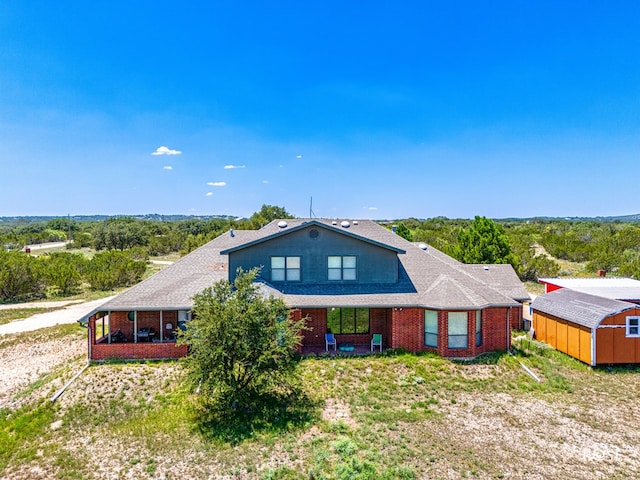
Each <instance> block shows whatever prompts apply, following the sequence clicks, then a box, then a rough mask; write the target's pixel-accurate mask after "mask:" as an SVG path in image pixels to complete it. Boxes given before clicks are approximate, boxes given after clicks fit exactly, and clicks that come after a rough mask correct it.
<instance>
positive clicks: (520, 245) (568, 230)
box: [395, 217, 640, 281]
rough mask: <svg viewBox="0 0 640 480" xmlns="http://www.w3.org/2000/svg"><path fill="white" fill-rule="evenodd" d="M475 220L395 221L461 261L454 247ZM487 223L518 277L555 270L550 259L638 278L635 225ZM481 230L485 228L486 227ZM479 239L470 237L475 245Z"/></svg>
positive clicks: (639, 233) (639, 230)
mask: <svg viewBox="0 0 640 480" xmlns="http://www.w3.org/2000/svg"><path fill="white" fill-rule="evenodd" d="M478 218H483V217H478ZM485 220H486V219H485ZM476 221H477V219H476V220H466V219H448V218H444V217H437V218H432V219H427V220H417V219H406V220H399V221H397V222H395V223H396V225H397V232H398V234H400V235H403V236H406V238H409V239H411V240H412V241H416V242H425V243H428V244H430V245H432V246H434V247H436V248H437V249H439V250H442V251H443V252H445V253H447V254H448V255H451V256H453V257H454V258H457V259H459V260H460V261H466V260H465V259H464V258H463V255H462V253H461V251H460V246H461V239H463V238H464V237H465V232H469V230H470V229H471V227H472V226H473V224H474V223H475V222H476ZM489 222H491V223H492V224H494V225H495V227H496V228H497V229H498V230H499V232H500V233H501V234H504V236H505V237H506V241H507V243H508V247H509V254H511V256H510V257H509V258H508V259H503V260H504V261H502V262H500V263H511V264H512V265H513V266H514V268H515V269H516V271H517V272H518V275H519V276H520V278H521V280H523V281H536V280H537V278H538V277H547V276H556V275H558V274H560V273H561V272H560V265H559V264H558V262H557V261H556V260H568V261H570V262H578V263H582V264H584V273H590V274H595V273H596V272H597V271H598V270H604V271H606V272H607V273H611V274H614V275H618V276H628V277H633V278H638V279H640V225H638V224H637V223H623V222H596V221H578V220H558V219H553V220H551V219H544V220H527V221H517V220H516V221H514V220H510V221H491V220H490V221H489ZM484 228H485V230H486V228H487V227H486V225H485V226H484ZM481 237H482V235H481V236H480V237H476V245H477V244H478V243H479V241H478V238H481ZM545 252H546V253H545ZM478 263H481V262H478Z"/></svg>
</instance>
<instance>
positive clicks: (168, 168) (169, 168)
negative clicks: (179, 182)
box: [162, 165, 173, 170]
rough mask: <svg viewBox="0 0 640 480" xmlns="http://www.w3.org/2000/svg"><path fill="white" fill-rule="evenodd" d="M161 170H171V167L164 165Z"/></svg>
mask: <svg viewBox="0 0 640 480" xmlns="http://www.w3.org/2000/svg"><path fill="white" fill-rule="evenodd" d="M162 168H163V169H165V170H173V167H172V166H171V165H165V166H164V167H162Z"/></svg>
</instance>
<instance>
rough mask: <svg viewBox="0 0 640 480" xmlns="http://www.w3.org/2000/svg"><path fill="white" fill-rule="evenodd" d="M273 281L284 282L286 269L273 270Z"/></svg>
mask: <svg viewBox="0 0 640 480" xmlns="http://www.w3.org/2000/svg"><path fill="white" fill-rule="evenodd" d="M271 281H273V282H284V269H275V270H274V269H272V270H271Z"/></svg>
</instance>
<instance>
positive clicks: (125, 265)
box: [86, 250, 147, 290]
mask: <svg viewBox="0 0 640 480" xmlns="http://www.w3.org/2000/svg"><path fill="white" fill-rule="evenodd" d="M139 252H140V251H139V250H136V251H134V253H132V252H130V251H124V252H119V251H116V250H108V251H106V252H99V253H96V254H95V255H94V256H93V258H92V259H91V261H89V264H88V265H87V269H86V279H87V281H88V282H89V284H90V285H91V288H93V289H94V290H111V289H113V288H116V287H127V286H129V285H133V284H134V283H137V282H139V281H140V280H142V276H143V275H144V272H145V271H146V269H147V262H146V261H145V260H142V259H140V260H137V259H136V257H138V255H139Z"/></svg>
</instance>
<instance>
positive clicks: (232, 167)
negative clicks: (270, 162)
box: [224, 165, 247, 170]
mask: <svg viewBox="0 0 640 480" xmlns="http://www.w3.org/2000/svg"><path fill="white" fill-rule="evenodd" d="M234 168H247V167H245V166H244V165H225V166H224V169H225V170H233V169H234Z"/></svg>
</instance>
